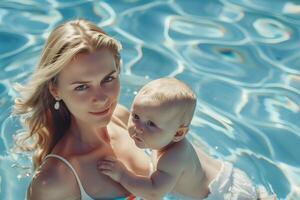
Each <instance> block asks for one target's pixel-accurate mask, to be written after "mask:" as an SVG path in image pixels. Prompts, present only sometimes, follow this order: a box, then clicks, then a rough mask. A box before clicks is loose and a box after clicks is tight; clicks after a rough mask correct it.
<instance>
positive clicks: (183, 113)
mask: <svg viewBox="0 0 300 200" xmlns="http://www.w3.org/2000/svg"><path fill="white" fill-rule="evenodd" d="M136 96H137V97H138V96H147V98H149V101H151V102H152V103H158V104H161V105H162V104H168V105H171V107H172V106H174V107H175V106H176V107H177V108H178V106H179V105H180V108H178V116H179V120H180V121H179V123H180V125H183V126H189V125H190V123H191V121H192V118H193V115H194V111H195V107H196V102H197V97H196V95H195V93H194V92H193V91H192V89H191V88H190V87H189V86H187V85H186V84H185V83H184V82H182V81H180V80H178V79H176V78H169V77H168V78H160V79H156V80H153V81H151V82H149V83H148V84H146V85H145V86H143V87H142V88H141V90H140V91H139V92H138V94H137V95H136ZM175 109H176V108H175Z"/></svg>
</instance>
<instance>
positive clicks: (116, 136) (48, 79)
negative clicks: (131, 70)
mask: <svg viewBox="0 0 300 200" xmlns="http://www.w3.org/2000/svg"><path fill="white" fill-rule="evenodd" d="M119 50H120V45H119V43H118V42H117V41H116V40H115V39H113V38H111V37H110V36H108V35H107V34H106V33H105V32H103V30H101V29H100V28H98V27H97V26H95V25H94V24H92V23H91V22H88V21H85V20H74V21H69V22H66V23H64V24H62V25H60V26H58V27H56V28H55V29H54V30H53V32H52V33H51V34H50V36H49V38H48V40H47V42H46V45H45V47H44V50H43V52H42V56H41V60H40V62H39V64H38V67H37V69H36V70H35V71H34V72H33V75H32V77H31V79H30V81H29V82H28V84H27V85H26V86H19V91H20V93H21V95H20V97H19V98H17V99H16V101H15V113H16V114H17V115H21V116H22V117H23V118H25V125H26V126H27V130H28V132H27V136H26V137H24V135H23V136H22V137H21V136H19V138H18V142H17V144H18V145H19V146H20V147H22V148H23V149H25V150H33V151H34V157H33V163H34V167H35V175H34V177H33V179H32V181H31V183H30V185H29V188H28V191H27V199H28V200H60V199H64V200H75V199H82V200H92V199H112V198H117V197H128V196H129V195H130V193H129V192H128V191H127V190H126V189H124V188H123V187H122V186H121V185H120V184H118V183H116V182H114V181H113V180H112V179H110V178H108V177H107V176H105V175H103V174H101V173H98V171H97V160H99V156H100V158H101V157H106V156H114V157H116V158H118V159H119V160H121V161H122V162H124V164H125V165H126V167H128V168H129V169H130V170H132V171H134V172H135V173H139V174H143V175H147V174H148V173H149V172H148V164H149V160H148V157H147V156H146V155H145V154H144V152H143V151H142V150H140V149H138V148H137V147H136V146H135V144H134V142H133V141H132V140H131V138H130V136H129V134H128V133H127V130H126V124H127V121H128V116H129V113H128V111H127V110H126V108H124V107H123V106H121V105H119V104H118V100H119V93H120V82H119V73H120V56H119ZM27 140H29V141H30V142H27ZM29 144H30V145H31V146H29Z"/></svg>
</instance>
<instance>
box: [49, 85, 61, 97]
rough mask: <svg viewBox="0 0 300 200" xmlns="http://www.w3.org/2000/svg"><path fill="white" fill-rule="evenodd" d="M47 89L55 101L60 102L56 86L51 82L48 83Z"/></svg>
mask: <svg viewBox="0 0 300 200" xmlns="http://www.w3.org/2000/svg"><path fill="white" fill-rule="evenodd" d="M48 89H49V92H50V94H51V95H52V96H53V98H54V99H55V100H60V97H59V92H58V89H57V86H56V85H55V84H54V83H53V82H52V81H50V83H49V84H48Z"/></svg>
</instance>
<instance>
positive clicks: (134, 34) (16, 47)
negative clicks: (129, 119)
mask: <svg viewBox="0 0 300 200" xmlns="http://www.w3.org/2000/svg"><path fill="white" fill-rule="evenodd" d="M74 18H85V19H88V20H91V21H93V22H94V23H96V24H98V25H99V26H101V27H103V28H104V29H105V30H106V31H107V32H108V33H109V34H111V35H112V36H114V37H116V38H117V39H119V40H120V41H121V42H122V45H123V51H122V59H123V68H122V77H121V81H122V94H121V103H122V104H124V105H125V106H127V107H129V106H130V103H131V101H132V99H133V96H134V94H135V92H136V91H137V90H138V89H139V88H140V87H141V86H142V85H143V84H144V83H146V82H148V81H149V80H151V79H155V78H159V77H162V76H175V77H177V78H179V79H181V80H183V81H185V82H187V83H188V84H189V85H190V86H191V87H192V88H193V89H194V90H195V91H196V93H197V95H198V105H197V109H196V113H195V117H194V120H193V122H192V127H191V132H190V135H189V138H190V139H191V140H192V141H193V142H194V143H197V142H198V141H201V142H202V143H203V144H204V146H205V149H206V151H207V152H209V153H210V154H211V155H213V156H215V157H219V158H221V159H224V160H227V161H230V162H232V163H234V165H235V166H236V167H239V168H241V169H243V170H244V171H246V172H247V174H248V175H249V176H250V177H251V178H252V180H253V181H254V182H255V183H256V184H257V185H259V184H261V185H263V186H264V187H265V188H266V189H267V190H268V191H269V192H275V193H276V194H277V196H278V198H279V199H300V168H299V167H300V156H299V146H300V111H299V110H300V95H299V94H300V51H299V49H300V41H299V34H300V26H299V25H300V2H299V1H296V0H295V1H284V0H276V1H275V0H251V1H250V0H220V1H216V0H207V1H205V0H180V1H175V0H174V1H163V0H161V1H146V0H140V1H138V0H127V1H125V0H123V1H108V0H107V1H83V0H74V1H71V0H69V1H68V0H48V1H22V0H11V1H7V0H6V1H0V109H1V110H0V125H1V140H0V199H3V200H19V199H24V196H25V191H26V188H27V186H28V183H29V181H30V179H31V176H32V172H31V161H30V155H28V154H15V153H13V152H11V147H12V145H13V135H14V134H15V133H16V132H20V131H21V130H22V127H21V126H20V123H19V121H18V119H17V118H15V117H12V116H10V113H11V110H12V105H13V101H14V98H15V97H16V95H17V94H16V92H15V91H14V90H13V89H12V86H13V84H14V83H15V82H19V83H23V82H26V80H27V78H28V77H29V75H30V74H31V72H32V70H33V69H34V67H35V65H36V64H37V62H38V58H39V55H40V53H41V49H42V47H43V44H44V42H45V38H47V35H48V34H49V32H50V31H51V30H52V29H53V27H55V26H56V25H58V24H60V23H61V22H63V21H66V20H69V19H74Z"/></svg>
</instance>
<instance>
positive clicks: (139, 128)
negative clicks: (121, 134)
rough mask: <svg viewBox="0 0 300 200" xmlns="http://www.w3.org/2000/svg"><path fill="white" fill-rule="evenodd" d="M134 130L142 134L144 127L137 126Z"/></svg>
mask: <svg viewBox="0 0 300 200" xmlns="http://www.w3.org/2000/svg"><path fill="white" fill-rule="evenodd" d="M134 131H135V133H136V134H141V133H143V129H142V128H141V127H138V126H135V127H134Z"/></svg>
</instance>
